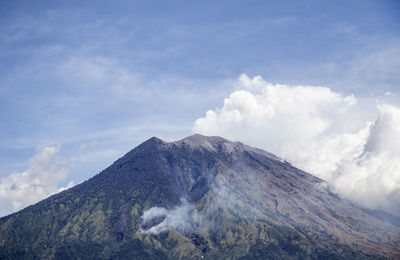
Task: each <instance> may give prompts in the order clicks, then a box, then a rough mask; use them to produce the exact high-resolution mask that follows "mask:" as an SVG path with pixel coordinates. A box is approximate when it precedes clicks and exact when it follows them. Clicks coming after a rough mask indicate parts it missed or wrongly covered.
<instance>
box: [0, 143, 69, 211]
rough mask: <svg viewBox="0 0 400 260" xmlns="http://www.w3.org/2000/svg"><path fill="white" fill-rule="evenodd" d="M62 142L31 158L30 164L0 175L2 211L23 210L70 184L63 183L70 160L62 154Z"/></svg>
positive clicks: (0, 203) (45, 148)
mask: <svg viewBox="0 0 400 260" xmlns="http://www.w3.org/2000/svg"><path fill="white" fill-rule="evenodd" d="M58 151H59V146H48V147H44V148H43V149H42V150H41V151H40V152H39V153H37V154H36V155H34V156H33V157H32V158H31V159H30V160H29V168H28V169H27V170H25V171H23V172H15V173H12V174H11V175H9V176H7V177H4V178H1V179H0V206H1V208H2V209H1V210H2V213H9V212H12V211H17V210H20V209H22V208H24V207H26V206H28V205H30V204H33V203H36V202H38V201H40V200H42V199H44V198H46V197H48V196H50V195H52V194H55V193H57V192H60V191H62V190H65V189H67V188H70V187H71V186H73V183H72V182H70V183H68V185H67V186H66V187H59V183H60V182H61V181H63V180H64V179H65V178H66V177H67V176H68V162H67V160H66V159H65V158H63V157H61V156H59V155H58Z"/></svg>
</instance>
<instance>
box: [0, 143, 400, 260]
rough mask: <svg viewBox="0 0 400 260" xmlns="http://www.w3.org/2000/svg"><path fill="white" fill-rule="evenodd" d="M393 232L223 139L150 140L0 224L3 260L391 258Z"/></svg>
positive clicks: (308, 180) (298, 174)
mask: <svg viewBox="0 0 400 260" xmlns="http://www.w3.org/2000/svg"><path fill="white" fill-rule="evenodd" d="M399 243H400V228H399V227H396V226H394V225H390V224H388V223H385V222H382V221H381V220H379V219H377V218H375V217H373V216H371V215H369V214H367V213H366V212H364V211H361V210H359V209H357V208H356V207H353V206H351V205H350V204H348V203H346V202H345V201H343V200H341V199H340V198H338V197H337V196H336V195H335V194H333V193H332V192H331V191H330V190H329V187H328V186H327V185H326V184H325V183H324V182H323V181H322V180H320V179H318V178H316V177H314V176H312V175H310V174H307V173H305V172H303V171H301V170H299V169H296V168H294V167H292V166H291V165H290V164H288V163H286V162H284V161H281V160H280V159H279V158H277V157H276V156H274V155H272V154H270V153H268V152H265V151H263V150H259V149H256V148H252V147H249V146H246V145H244V144H241V143H236V142H230V141H227V140H225V139H223V138H221V137H205V136H201V135H194V136H190V137H187V138H185V139H183V140H180V141H177V142H171V143H167V142H164V141H162V140H160V139H158V138H155V137H153V138H151V139H149V140H147V141H146V142H144V143H142V144H141V145H139V146H138V147H136V148H135V149H133V150H132V151H130V152H129V153H127V154H126V155H125V156H124V157H122V158H121V159H119V160H117V161H116V162H115V163H114V164H112V165H111V166H110V167H108V168H107V169H105V170H104V171H102V172H101V173H99V174H98V175H96V176H94V177H93V178H91V179H90V180H88V181H86V182H84V183H82V184H80V185H77V186H76V187H74V188H71V189H69V190H67V191H64V192H61V193H59V194H57V195H54V196H52V197H50V198H48V199H46V200H43V201H41V202H39V203H37V204H36V205H33V206H30V207H27V208H25V209H24V210H21V211H19V212H17V213H14V214H11V215H9V216H6V217H3V218H1V219H0V258H1V259H18V258H22V259H36V258H46V259H47V258H49V259H52V258H53V259H54V258H55V259H177V258H183V259H341V258H343V259H344V258H346V259H368V258H371V259H379V258H386V257H387V258H393V259H395V258H400V249H399V248H400V244H399Z"/></svg>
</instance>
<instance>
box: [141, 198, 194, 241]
mask: <svg viewBox="0 0 400 260" xmlns="http://www.w3.org/2000/svg"><path fill="white" fill-rule="evenodd" d="M192 210H193V205H192V204H190V203H189V202H187V200H186V199H184V198H181V204H180V205H177V206H175V207H174V208H172V209H166V208H162V207H152V208H150V209H148V210H146V211H145V212H144V213H143V216H142V227H143V226H144V225H146V224H149V223H151V221H154V219H156V218H162V221H161V222H159V223H157V224H156V225H154V226H152V227H150V228H148V229H143V228H142V229H141V232H142V233H144V234H146V233H152V234H158V233H161V232H164V231H167V230H169V229H174V230H177V231H181V232H183V231H185V230H189V229H191V228H192V227H193V220H192V216H191V211H192Z"/></svg>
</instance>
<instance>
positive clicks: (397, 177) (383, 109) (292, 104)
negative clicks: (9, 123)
mask: <svg viewBox="0 0 400 260" xmlns="http://www.w3.org/2000/svg"><path fill="white" fill-rule="evenodd" d="M236 88H237V90H235V91H234V92H233V93H231V94H230V96H229V97H227V98H226V99H225V100H224V103H223V106H222V107H221V108H220V109H216V110H210V111H207V113H206V115H205V117H203V118H199V119H197V120H196V121H195V123H194V126H193V132H196V133H200V134H204V135H220V136H224V137H226V138H229V139H232V140H238V141H242V142H245V143H248V144H251V145H254V146H257V147H262V148H264V149H266V150H268V151H271V152H273V153H275V154H277V155H279V156H281V157H283V158H285V159H287V160H289V161H290V162H292V163H293V164H294V165H296V166H297V167H299V168H302V169H304V170H306V171H308V172H311V173H313V174H314V175H316V176H318V177H320V178H322V179H324V180H326V181H327V182H328V183H330V185H331V186H332V187H333V188H334V189H336V190H337V191H338V193H339V194H340V195H342V196H343V197H345V198H348V199H350V200H353V201H354V202H356V203H359V204H360V205H361V206H364V207H369V208H375V209H383V210H387V211H390V212H392V213H394V214H397V215H400V208H399V206H398V205H400V195H399V194H400V164H399V163H398V162H399V161H400V141H399V140H400V139H399V138H398V136H400V135H399V134H400V132H399V131H400V112H399V111H400V108H398V107H395V106H392V105H380V106H378V107H377V108H376V109H375V111H374V113H375V114H378V119H376V121H374V120H375V118H373V116H374V115H375V114H374V113H372V116H371V115H370V114H371V113H369V111H368V112H366V111H365V110H363V107H361V106H360V105H358V103H360V101H363V102H361V103H365V102H364V101H365V100H357V99H356V98H355V97H354V96H353V95H343V94H340V93H337V92H335V91H332V90H331V89H329V88H327V87H315V86H287V85H279V84H270V83H268V82H266V81H264V80H263V79H262V78H261V77H259V76H257V77H254V78H249V77H248V76H247V75H241V76H240V78H239V80H238V83H237V86H236ZM370 105H371V106H375V104H373V103H371V104H370ZM368 118H369V119H370V120H369V121H368Z"/></svg>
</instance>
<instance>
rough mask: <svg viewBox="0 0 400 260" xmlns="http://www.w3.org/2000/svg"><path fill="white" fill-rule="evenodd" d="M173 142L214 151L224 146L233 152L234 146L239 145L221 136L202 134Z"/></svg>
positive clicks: (178, 144)
mask: <svg viewBox="0 0 400 260" xmlns="http://www.w3.org/2000/svg"><path fill="white" fill-rule="evenodd" d="M172 144H175V145H177V146H188V147H189V148H192V149H200V148H202V149H206V150H209V151H214V152H215V151H218V150H219V149H218V148H219V147H221V146H223V147H224V150H226V151H230V152H232V151H233V150H234V146H236V145H237V144H236V143H234V142H231V141H229V140H227V139H224V138H222V137H220V136H204V135H200V134H194V135H191V136H188V137H186V138H184V139H182V140H179V141H176V142H172Z"/></svg>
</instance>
